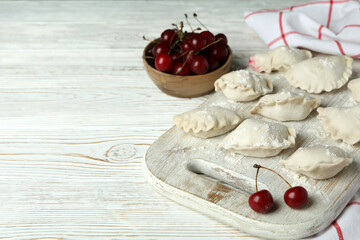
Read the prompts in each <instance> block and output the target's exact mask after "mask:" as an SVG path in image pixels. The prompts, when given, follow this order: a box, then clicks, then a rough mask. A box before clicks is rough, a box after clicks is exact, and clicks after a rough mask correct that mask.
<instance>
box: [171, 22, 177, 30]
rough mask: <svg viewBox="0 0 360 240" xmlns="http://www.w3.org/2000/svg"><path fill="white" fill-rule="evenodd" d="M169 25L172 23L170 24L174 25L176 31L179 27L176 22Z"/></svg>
mask: <svg viewBox="0 0 360 240" xmlns="http://www.w3.org/2000/svg"><path fill="white" fill-rule="evenodd" d="M171 25H172V26H174V27H176V30H178V31H179V27H178V25H177V24H175V23H172V24H171Z"/></svg>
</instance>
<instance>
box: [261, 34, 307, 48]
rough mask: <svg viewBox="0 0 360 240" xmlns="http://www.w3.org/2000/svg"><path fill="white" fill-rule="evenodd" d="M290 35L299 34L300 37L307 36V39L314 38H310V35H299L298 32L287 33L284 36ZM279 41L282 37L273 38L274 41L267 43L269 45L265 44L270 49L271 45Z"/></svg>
mask: <svg viewBox="0 0 360 240" xmlns="http://www.w3.org/2000/svg"><path fill="white" fill-rule="evenodd" d="M291 34H300V35H303V36H307V37H314V36H311V35H309V34H305V33H300V32H295V31H291V32H287V33H285V34H284V36H288V35H291ZM281 39H282V36H280V37H277V38H275V39H274V40H272V41H271V42H269V43H268V44H267V45H268V47H270V46H271V45H273V44H274V43H276V42H277V41H279V40H281Z"/></svg>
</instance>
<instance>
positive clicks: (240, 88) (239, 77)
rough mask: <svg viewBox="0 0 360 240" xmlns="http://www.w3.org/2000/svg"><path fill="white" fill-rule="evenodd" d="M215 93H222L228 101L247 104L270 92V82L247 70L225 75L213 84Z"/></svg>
mask: <svg viewBox="0 0 360 240" xmlns="http://www.w3.org/2000/svg"><path fill="white" fill-rule="evenodd" d="M214 85H215V91H217V92H218V91H222V92H223V94H224V95H225V96H226V97H227V98H228V99H230V100H233V101H236V102H247V101H251V100H254V99H256V98H258V97H260V96H262V95H265V94H267V93H270V92H272V90H273V85H272V83H271V81H270V80H269V79H268V78H266V77H265V76H262V75H257V74H252V73H250V72H249V71H247V70H239V71H234V72H230V73H227V74H225V75H223V76H222V77H221V78H219V79H218V80H216V82H215V84H214Z"/></svg>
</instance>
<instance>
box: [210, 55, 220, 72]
mask: <svg viewBox="0 0 360 240" xmlns="http://www.w3.org/2000/svg"><path fill="white" fill-rule="evenodd" d="M207 61H208V63H209V69H210V71H212V70H214V69H217V68H218V67H219V65H220V63H219V61H218V60H216V59H215V58H213V57H209V58H208V59H207Z"/></svg>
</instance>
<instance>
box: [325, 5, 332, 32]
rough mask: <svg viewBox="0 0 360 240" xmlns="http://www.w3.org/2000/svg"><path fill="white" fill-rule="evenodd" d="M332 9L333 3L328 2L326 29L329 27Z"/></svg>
mask: <svg viewBox="0 0 360 240" xmlns="http://www.w3.org/2000/svg"><path fill="white" fill-rule="evenodd" d="M332 7H333V1H332V0H331V1H330V8H329V14H328V21H327V24H326V27H327V28H328V27H329V26H330V21H331V13H332Z"/></svg>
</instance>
